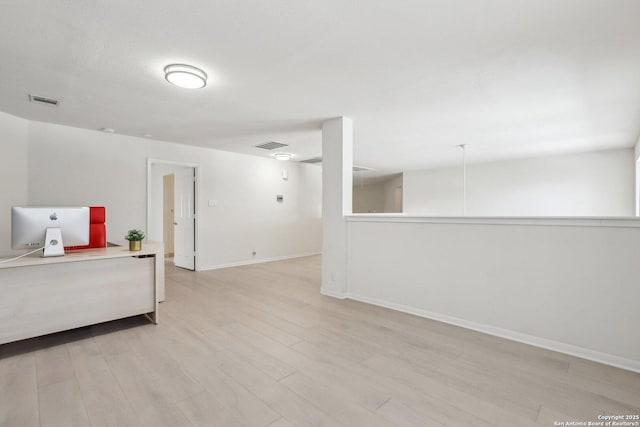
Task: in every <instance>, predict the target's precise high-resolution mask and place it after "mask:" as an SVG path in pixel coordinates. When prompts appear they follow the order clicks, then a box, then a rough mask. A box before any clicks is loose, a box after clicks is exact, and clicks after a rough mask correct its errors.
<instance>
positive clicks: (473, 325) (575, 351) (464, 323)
mask: <svg viewBox="0 0 640 427" xmlns="http://www.w3.org/2000/svg"><path fill="white" fill-rule="evenodd" d="M321 293H322V294H323V295H328V296H333V297H335V298H340V299H344V298H347V299H352V300H355V301H360V302H363V303H367V304H372V305H377V306H379V307H384V308H388V309H391V310H396V311H401V312H403V313H408V314H413V315H415V316H419V317H425V318H427V319H432V320H436V321H438V322H443V323H448V324H450V325H455V326H460V327H462V328H466V329H471V330H474V331H477V332H482V333H485V334H489V335H494V336H497V337H500V338H506V339H508V340H511V341H517V342H521V343H524V344H528V345H532V346H534V347H540V348H544V349H547V350H551V351H557V352H559V353H564V354H568V355H571V356H576V357H580V358H582V359H587V360H591V361H594V362H598V363H603V364H605V365H610V366H615V367H616V368H621V369H626V370H629V371H632V372H638V373H640V361H638V360H632V359H626V358H624V357H619V356H614V355H612V354H607V353H601V352H599V351H594V350H589V349H587V348H583V347H578V346H575V345H572V344H566V343H563V342H560V341H553V340H548V339H545V338H540V337H536V336H533V335H528V334H523V333H521V332H516V331H511V330H509V329H502V328H497V327H494V326H490V325H485V324H482V323H477V322H471V321H469V320H464V319H460V318H457V317H453V316H447V315H444V314H439V313H434V312H431V311H428V310H422V309H419V308H414V307H409V306H406V305H402V304H396V303H391V302H387V301H383V300H380V299H377V298H370V297H366V296H362V295H357V294H352V293H347V294H344V295H341V294H338V295H334V294H333V293H332V292H331V291H328V292H327V291H326V290H321Z"/></svg>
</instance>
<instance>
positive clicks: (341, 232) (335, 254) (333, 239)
mask: <svg viewBox="0 0 640 427" xmlns="http://www.w3.org/2000/svg"><path fill="white" fill-rule="evenodd" d="M352 168H353V121H352V120H351V119H349V118H347V117H338V118H335V119H330V120H327V121H325V122H324V123H322V287H321V290H320V292H321V293H322V294H324V295H330V296H334V297H337V298H344V297H346V295H347V291H348V284H347V223H346V220H345V218H344V216H345V215H350V214H351V213H352V206H351V205H352V191H353V187H352V179H353V172H352Z"/></svg>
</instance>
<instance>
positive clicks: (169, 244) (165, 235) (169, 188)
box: [162, 174, 176, 259]
mask: <svg viewBox="0 0 640 427" xmlns="http://www.w3.org/2000/svg"><path fill="white" fill-rule="evenodd" d="M175 177H176V176H175V175H174V174H169V175H164V176H163V177H162V194H163V197H162V240H163V242H164V257H165V258H171V259H173V256H174V252H173V251H174V235H173V231H174V230H173V226H174V223H175V220H174V212H175V208H174V204H175V200H174V199H175Z"/></svg>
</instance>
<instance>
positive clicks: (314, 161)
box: [300, 157, 322, 164]
mask: <svg viewBox="0 0 640 427" xmlns="http://www.w3.org/2000/svg"><path fill="white" fill-rule="evenodd" d="M300 163H309V164H315V163H322V157H313V158H311V159H307V160H300Z"/></svg>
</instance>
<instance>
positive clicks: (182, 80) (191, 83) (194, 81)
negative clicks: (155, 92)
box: [164, 64, 207, 89]
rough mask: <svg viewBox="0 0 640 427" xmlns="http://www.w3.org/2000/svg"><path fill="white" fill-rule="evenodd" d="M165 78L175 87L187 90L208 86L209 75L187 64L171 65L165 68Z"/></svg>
mask: <svg viewBox="0 0 640 427" xmlns="http://www.w3.org/2000/svg"><path fill="white" fill-rule="evenodd" d="M164 78H165V79H167V81H168V82H169V83H171V84H173V85H176V86H178V87H182V88H185V89H200V88H203V87H205V86H206V85H207V73H205V72H204V71H202V70H201V69H200V68H196V67H194V66H192V65H186V64H171V65H167V66H166V67H164Z"/></svg>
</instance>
